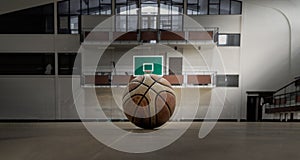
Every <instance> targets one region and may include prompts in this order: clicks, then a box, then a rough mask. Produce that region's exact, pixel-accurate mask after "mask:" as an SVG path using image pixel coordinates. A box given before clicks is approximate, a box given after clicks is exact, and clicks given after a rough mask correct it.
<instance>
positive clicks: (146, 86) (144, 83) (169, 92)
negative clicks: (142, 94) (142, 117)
mask: <svg viewBox="0 0 300 160" xmlns="http://www.w3.org/2000/svg"><path fill="white" fill-rule="evenodd" d="M139 83H140V84H141V85H144V86H146V87H150V86H149V85H147V84H145V83H141V82H139ZM158 84H160V83H158ZM151 87H152V86H151ZM150 89H151V90H152V91H154V92H155V93H156V94H157V93H159V92H157V91H156V90H155V89H153V88H150ZM170 89H173V88H170ZM163 91H166V92H168V93H170V94H172V95H173V96H175V94H174V93H172V92H170V91H168V90H163Z"/></svg>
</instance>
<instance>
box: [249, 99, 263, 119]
mask: <svg viewBox="0 0 300 160" xmlns="http://www.w3.org/2000/svg"><path fill="white" fill-rule="evenodd" d="M259 108H260V107H259V96H248V97H247V121H249V122H256V121H259V120H261V118H262V117H261V114H260V117H259ZM260 110H261V109H260Z"/></svg>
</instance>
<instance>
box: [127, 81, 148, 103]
mask: <svg viewBox="0 0 300 160" xmlns="http://www.w3.org/2000/svg"><path fill="white" fill-rule="evenodd" d="M144 80H145V77H143V79H142V82H140V81H137V80H134V79H133V80H132V81H131V82H137V83H140V84H139V85H137V86H136V87H134V88H133V89H131V90H129V91H128V92H127V93H126V94H125V95H124V96H123V98H124V97H126V96H127V94H129V93H130V92H132V91H134V90H135V89H137V88H138V87H139V86H140V85H141V84H143V82H144ZM128 88H129V86H128ZM123 98H122V99H123Z"/></svg>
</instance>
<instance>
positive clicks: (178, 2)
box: [58, 0, 242, 15]
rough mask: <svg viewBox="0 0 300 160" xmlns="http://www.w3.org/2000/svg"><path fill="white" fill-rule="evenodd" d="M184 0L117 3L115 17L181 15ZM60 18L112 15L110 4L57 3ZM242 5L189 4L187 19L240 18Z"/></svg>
mask: <svg viewBox="0 0 300 160" xmlns="http://www.w3.org/2000/svg"><path fill="white" fill-rule="evenodd" d="M183 6H184V1H183V0H160V1H158V0H140V1H135V0H116V1H115V12H116V13H117V14H127V15H136V14H138V11H139V10H138V8H142V10H141V14H142V15H157V14H162V15H174V14H182V13H184V11H183V8H184V7H183ZM58 11H59V15H67V14H71V15H85V14H88V15H111V14H112V1H111V0H64V1H61V2H58ZM241 13H242V2H241V1H237V0H188V1H187V14H188V15H214V14H241Z"/></svg>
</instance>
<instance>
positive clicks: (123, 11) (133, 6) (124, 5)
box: [116, 0, 138, 15]
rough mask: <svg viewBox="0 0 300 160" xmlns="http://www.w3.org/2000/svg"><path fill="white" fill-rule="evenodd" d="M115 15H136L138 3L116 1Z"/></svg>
mask: <svg viewBox="0 0 300 160" xmlns="http://www.w3.org/2000/svg"><path fill="white" fill-rule="evenodd" d="M116 14H120V15H137V14H138V1H134V0H116Z"/></svg>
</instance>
